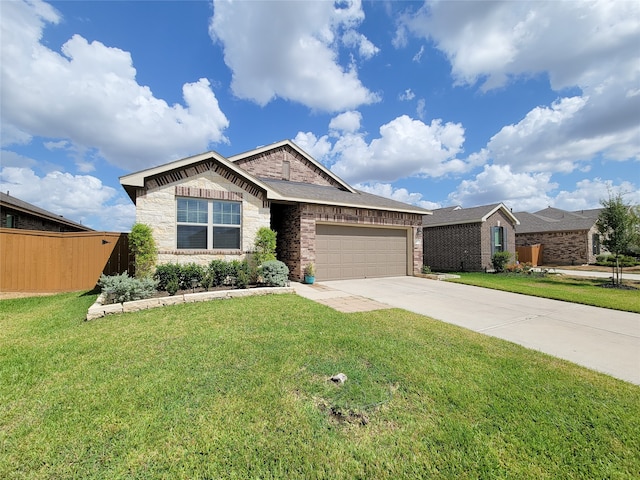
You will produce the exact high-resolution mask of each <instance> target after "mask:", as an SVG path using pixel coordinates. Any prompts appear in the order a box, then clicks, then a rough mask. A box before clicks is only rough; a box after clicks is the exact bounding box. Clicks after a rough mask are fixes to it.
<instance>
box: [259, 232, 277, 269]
mask: <svg viewBox="0 0 640 480" xmlns="http://www.w3.org/2000/svg"><path fill="white" fill-rule="evenodd" d="M276 236H277V234H276V232H274V231H273V230H271V229H270V228H267V227H260V228H259V229H258V232H257V233H256V239H255V240H254V243H253V245H254V247H255V254H254V260H255V262H256V265H262V264H263V263H264V262H268V261H271V260H275V259H276Z"/></svg>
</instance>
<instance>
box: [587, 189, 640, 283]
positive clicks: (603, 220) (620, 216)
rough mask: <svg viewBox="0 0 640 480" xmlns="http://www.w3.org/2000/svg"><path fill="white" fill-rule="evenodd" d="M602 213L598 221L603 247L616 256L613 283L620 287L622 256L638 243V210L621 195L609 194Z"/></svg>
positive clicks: (639, 221) (602, 202) (597, 225)
mask: <svg viewBox="0 0 640 480" xmlns="http://www.w3.org/2000/svg"><path fill="white" fill-rule="evenodd" d="M600 203H601V204H602V207H603V208H602V211H601V212H600V215H599V216H598V220H597V221H596V228H597V229H598V232H600V235H601V242H602V245H603V246H604V247H605V248H606V249H607V250H609V252H611V254H612V255H614V258H615V264H614V265H613V278H612V280H613V283H614V284H615V285H620V283H621V276H622V267H621V266H620V260H619V259H620V255H623V254H624V253H626V252H628V251H629V250H630V249H631V248H632V247H633V245H634V243H636V242H637V241H638V235H639V232H638V229H639V227H640V217H639V216H638V213H637V212H638V208H637V207H634V206H632V205H629V204H626V203H625V202H624V200H623V198H622V194H621V193H617V194H615V195H614V194H612V193H609V198H608V199H607V200H601V201H600Z"/></svg>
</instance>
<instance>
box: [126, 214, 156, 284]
mask: <svg viewBox="0 0 640 480" xmlns="http://www.w3.org/2000/svg"><path fill="white" fill-rule="evenodd" d="M129 250H131V253H132V254H133V256H134V265H135V270H136V273H135V275H136V278H143V277H150V276H151V274H152V273H153V267H154V266H155V264H156V260H157V258H158V249H157V248H156V243H155V241H154V239H153V232H152V230H151V227H150V226H149V225H145V224H144V223H136V224H134V225H133V227H132V228H131V233H130V234H129Z"/></svg>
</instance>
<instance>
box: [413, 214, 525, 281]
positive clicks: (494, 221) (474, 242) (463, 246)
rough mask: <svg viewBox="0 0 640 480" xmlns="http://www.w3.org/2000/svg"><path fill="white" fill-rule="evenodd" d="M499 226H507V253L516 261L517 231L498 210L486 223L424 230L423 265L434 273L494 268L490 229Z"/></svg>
mask: <svg viewBox="0 0 640 480" xmlns="http://www.w3.org/2000/svg"><path fill="white" fill-rule="evenodd" d="M497 226H502V227H505V235H506V251H508V252H511V253H512V254H514V259H515V251H516V239H515V230H514V227H513V225H512V224H511V220H510V219H509V218H508V217H507V215H506V214H505V213H504V212H502V211H501V210H499V211H497V212H495V213H494V214H493V215H491V217H489V218H488V219H487V221H486V222H478V223H463V224H458V225H446V226H441V227H429V228H424V230H423V231H424V240H423V244H424V245H423V248H424V264H425V265H428V266H429V267H431V269H432V270H434V271H437V270H442V271H456V270H465V271H478V272H479V271H484V270H489V269H491V268H492V265H491V228H492V227H497Z"/></svg>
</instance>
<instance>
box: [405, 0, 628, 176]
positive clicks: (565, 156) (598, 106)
mask: <svg viewBox="0 0 640 480" xmlns="http://www.w3.org/2000/svg"><path fill="white" fill-rule="evenodd" d="M639 17H640V3H638V2H604V1H600V2H599V1H590V2H589V1H583V2H524V1H523V2H490V3H488V2H427V3H425V5H424V6H423V8H421V9H420V10H419V11H418V12H417V13H416V14H413V15H405V16H404V17H403V19H402V21H401V22H400V26H399V31H398V34H397V37H396V38H397V42H396V45H397V46H402V45H403V44H406V36H407V35H408V34H409V33H411V34H413V35H416V36H418V37H424V38H428V39H431V40H433V41H434V42H435V44H436V46H437V48H439V49H440V50H441V51H443V52H444V53H445V55H446V56H447V58H448V59H449V61H450V62H451V69H452V74H453V76H454V78H455V79H456V83H457V84H463V85H474V84H476V83H480V84H481V88H482V89H483V90H485V91H486V90H489V89H492V88H497V87H501V86H504V85H506V84H507V83H508V82H510V81H512V80H513V79H515V78H518V77H530V76H535V75H539V74H540V73H543V74H546V75H548V78H549V81H550V83H551V87H552V88H553V89H555V90H556V91H559V92H561V91H562V89H565V88H568V87H578V88H579V89H580V90H581V91H582V95H581V96H574V97H571V98H559V99H558V100H557V101H556V102H554V103H553V104H552V105H550V106H548V107H546V106H539V107H537V108H535V109H533V110H531V111H530V112H529V113H528V114H527V115H526V116H525V118H523V120H522V121H520V122H519V123H517V124H515V125H508V126H505V127H504V128H503V129H502V130H501V131H500V132H499V133H497V134H496V135H495V136H494V137H493V138H492V139H491V141H490V142H489V143H488V145H487V151H488V154H489V157H490V158H494V159H495V161H496V163H499V164H507V163H510V164H512V165H514V170H518V171H545V172H546V171H549V172H557V171H563V172H569V171H573V170H575V169H576V168H584V164H583V162H585V161H591V159H592V158H593V157H596V156H600V157H602V158H604V159H605V160H615V161H625V160H634V159H635V160H638V159H640V142H638V138H640V125H639V122H638V114H637V112H638V111H640V95H634V92H636V91H637V86H638V84H639V83H640V68H639V67H638V65H639V64H638V55H637V51H638V50H637V46H638V45H639V44H640V22H638V18H639Z"/></svg>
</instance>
